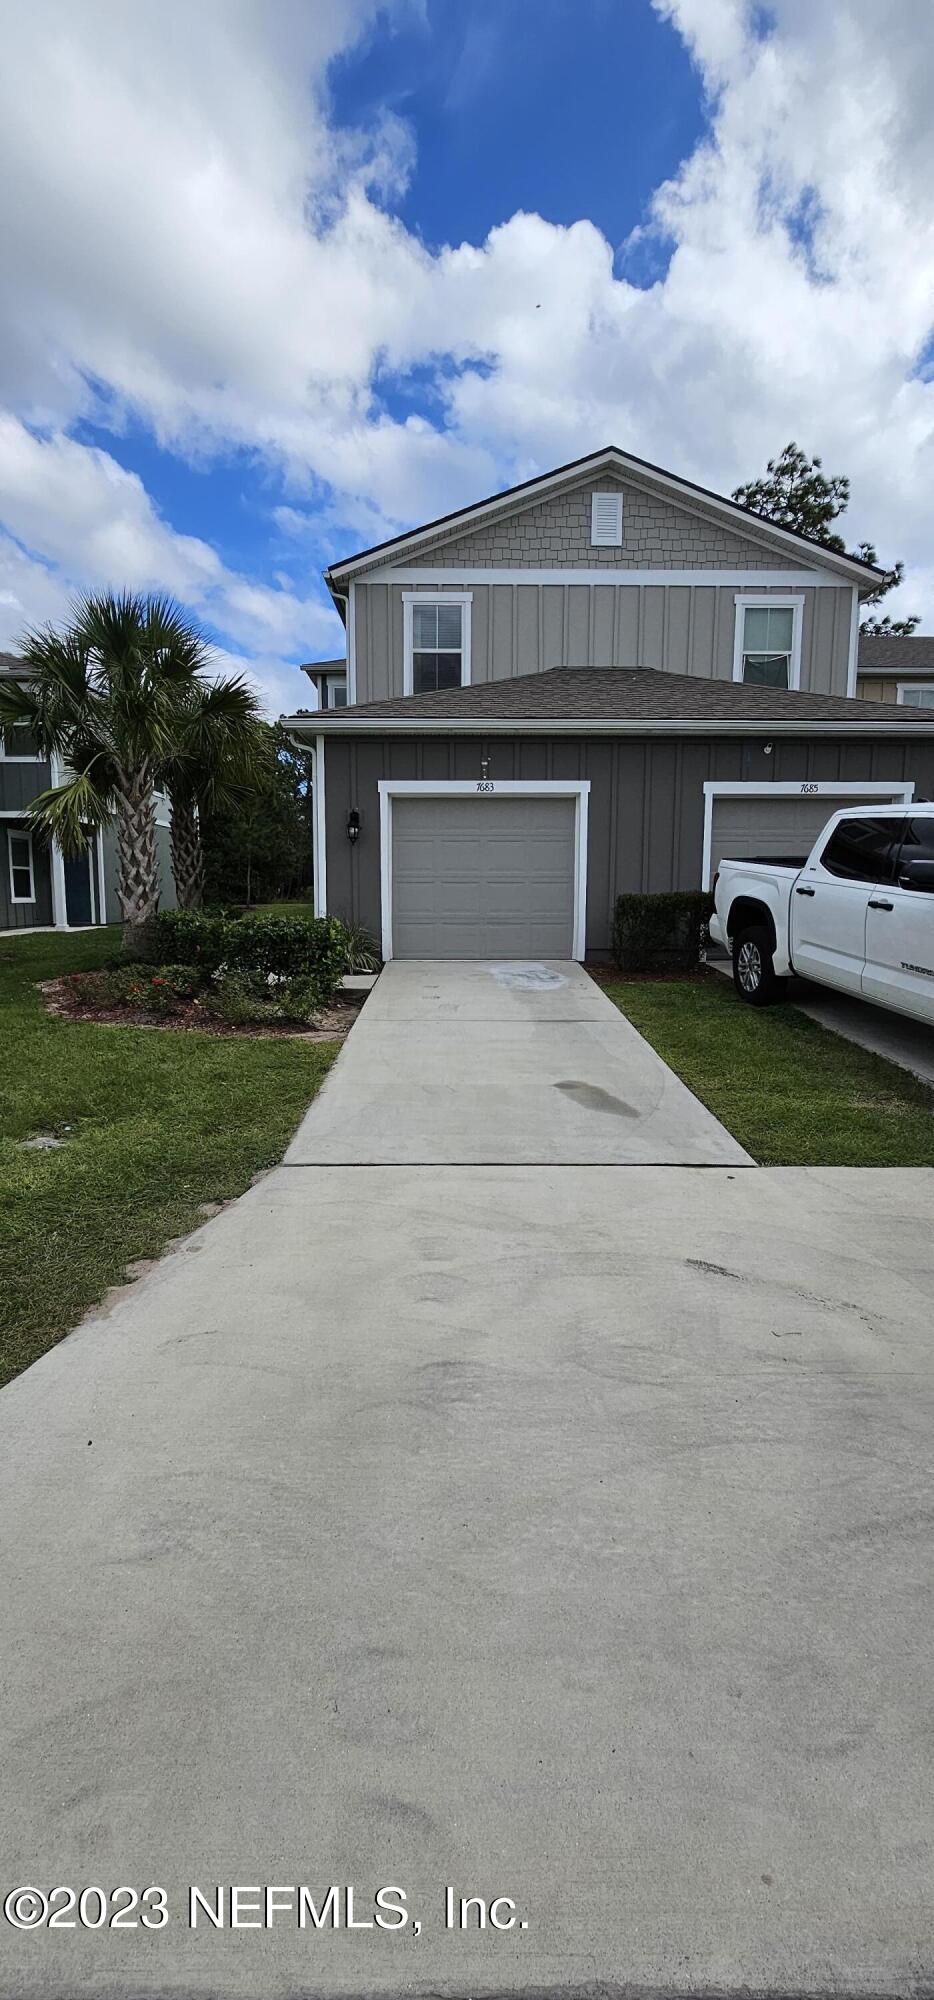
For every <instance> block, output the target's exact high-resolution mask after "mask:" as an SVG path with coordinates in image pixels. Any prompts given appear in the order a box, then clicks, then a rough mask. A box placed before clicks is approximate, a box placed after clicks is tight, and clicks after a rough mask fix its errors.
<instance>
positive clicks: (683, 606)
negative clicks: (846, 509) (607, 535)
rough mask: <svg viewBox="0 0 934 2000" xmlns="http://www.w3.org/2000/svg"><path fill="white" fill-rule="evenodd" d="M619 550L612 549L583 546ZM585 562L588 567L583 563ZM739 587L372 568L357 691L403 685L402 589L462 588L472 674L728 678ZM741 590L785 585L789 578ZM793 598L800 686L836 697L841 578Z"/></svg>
mask: <svg viewBox="0 0 934 2000" xmlns="http://www.w3.org/2000/svg"><path fill="white" fill-rule="evenodd" d="M601 553H602V554H608V553H612V554H613V555H616V556H618V555H619V550H618V549H616V550H612V551H607V550H603V551H600V550H590V551H589V554H590V555H597V554H601ZM585 566H586V567H594V565H592V564H587V565H585ZM746 587H747V586H745V585H742V586H741V585H738V584H736V583H729V584H726V585H716V584H669V585H664V584H661V583H659V584H617V583H609V582H608V583H605V584H603V583H596V584H593V585H591V584H580V583H570V584H564V583H543V584H539V583H537V582H536V581H535V579H534V572H530V576H529V581H528V583H492V584H490V583H470V582H465V581H464V580H463V579H462V578H459V577H458V575H457V573H456V571H454V570H447V569H445V570H439V572H438V582H437V584H436V585H432V584H427V583H426V584H405V583H387V582H381V581H379V579H378V578H376V577H374V578H372V579H370V580H365V581H364V582H362V583H358V584H357V585H356V586H355V591H354V604H355V613H354V615H355V636H356V664H357V700H358V702H363V701H383V700H385V699H386V698H387V697H389V696H396V695H401V694H403V693H404V685H403V666H404V662H403V618H402V598H403V592H404V591H412V590H418V591H423V592H424V591H427V592H428V593H429V594H430V593H431V591H432V589H442V588H448V589H451V590H469V591H470V593H471V661H470V672H471V681H472V682H474V683H477V682H482V681H491V680H508V679H509V678H510V677H511V676H512V675H516V674H534V673H540V672H542V671H544V670H545V669H546V668H548V667H565V666H574V667H586V666H593V667H656V668H659V669H661V670H662V671H667V672H669V673H676V674H697V675H699V676H700V677H701V678H703V679H708V680H709V679H718V680H730V679H732V675H733V642H734V633H735V621H736V605H735V603H734V599H735V597H736V594H737V591H738V590H740V589H745V588H746ZM748 588H749V589H751V590H753V591H755V592H756V593H759V592H760V591H763V592H764V594H766V595H769V596H771V595H776V596H783V595H787V594H788V589H789V587H788V586H785V587H784V588H783V587H782V586H781V585H775V586H772V585H766V586H763V585H761V584H759V583H757V581H756V579H755V577H751V578H750V580H749V585H748ZM794 594H795V595H796V596H803V598H804V607H803V612H802V640H801V686H802V688H804V689H806V690H809V691H810V692H812V693H814V694H840V695H845V694H846V689H847V663H848V659H849V645H850V618H851V612H852V605H853V593H852V590H851V589H850V588H849V586H847V585H844V586H842V587H841V588H839V589H837V588H836V587H835V586H832V585H822V586H820V587H814V588H807V587H798V586H795V587H794Z"/></svg>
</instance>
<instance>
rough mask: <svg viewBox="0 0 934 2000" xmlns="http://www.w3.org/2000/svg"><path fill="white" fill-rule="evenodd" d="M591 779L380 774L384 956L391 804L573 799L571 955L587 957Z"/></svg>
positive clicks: (388, 939) (387, 949) (388, 932)
mask: <svg viewBox="0 0 934 2000" xmlns="http://www.w3.org/2000/svg"><path fill="white" fill-rule="evenodd" d="M589 795H590V779H589V778H555V779H548V778H540V779H536V778H531V779H524V778H495V779H494V778H449V779H441V780H434V779H431V778H380V780H379V876H380V905H381V913H382V951H383V958H384V959H386V960H389V959H391V957H392V955H393V952H392V802H393V799H399V798H409V799H411V798H421V799H449V798H460V799H469V798H476V799H477V800H478V801H479V802H480V807H481V810H482V802H483V800H484V799H488V798H499V799H502V798H510V799H518V798H527V799H573V800H574V801H575V811H574V925H573V933H572V936H573V948H572V954H571V955H572V957H573V958H576V959H582V958H583V957H584V949H585V937H586V921H587V809H588V802H589Z"/></svg>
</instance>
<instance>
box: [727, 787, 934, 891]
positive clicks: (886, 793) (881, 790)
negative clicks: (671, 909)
mask: <svg viewBox="0 0 934 2000" xmlns="http://www.w3.org/2000/svg"><path fill="white" fill-rule="evenodd" d="M914 795H915V788H914V780H913V779H912V780H910V781H909V780H905V779H902V778H893V780H892V783H891V784H885V783H884V782H883V781H882V779H880V778H872V779H866V780H865V781H863V780H861V779H859V778H851V779H850V780H849V782H844V781H842V780H840V779H837V778H833V779H824V778H815V779H809V778H802V779H799V778H782V779H777V778H776V779H773V780H772V781H771V782H769V781H760V780H759V779H758V778H737V779H732V780H729V779H721V778H706V779H705V780H704V857H703V862H702V866H701V887H702V888H703V889H709V888H710V878H711V874H712V867H711V856H712V851H713V809H714V800H715V799H754V798H760V799H818V798H827V799H853V798H854V797H859V798H865V800H866V803H867V805H868V803H869V801H870V800H871V799H880V800H881V799H885V800H886V801H887V802H888V804H890V805H907V804H909V803H910V801H911V800H912V799H913V798H914ZM833 810H834V808H833V806H828V808H827V818H828V819H829V818H830V815H831V813H832V812H833Z"/></svg>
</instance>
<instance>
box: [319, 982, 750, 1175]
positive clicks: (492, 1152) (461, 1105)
mask: <svg viewBox="0 0 934 2000" xmlns="http://www.w3.org/2000/svg"><path fill="white" fill-rule="evenodd" d="M286 1163H287V1164H288V1165H291V1166H300V1165H319V1166H321V1165H324V1164H330V1165H334V1166H377V1165H393V1166H402V1165H410V1166H429V1165H431V1166H435V1165H439V1166H443V1165H461V1166H471V1165H473V1166H497V1165H514V1166H540V1165H552V1166H572V1165H573V1166H596V1165H613V1166H650V1165H664V1166H676V1165H677V1166H733V1167H750V1166H752V1164H753V1162H752V1161H751V1160H750V1158H749V1155H748V1154H747V1153H745V1152H744V1151H743V1149H742V1147H741V1146H739V1145H737V1143H736V1140H735V1139H733V1138H732V1137H731V1135H730V1134H729V1133H728V1132H727V1131H726V1130H725V1129H724V1127H723V1126H722V1125H721V1124H720V1123H719V1121H718V1120H717V1119H716V1118H714V1116H713V1115H712V1113H711V1112H709V1111H708V1110H707V1109H706V1108H705V1106H704V1105H702V1104H701V1103H699V1101H698V1099H697V1098H696V1097H694V1096H693V1095H692V1093H691V1092H690V1091H689V1090H688V1089H687V1088H686V1086H685V1085H684V1084H683V1083H682V1082H681V1081H680V1079H679V1078H678V1077H676V1076H675V1075H674V1073H673V1071H672V1070H670V1069H669V1068H668V1065H667V1063H665V1062H663V1061H662V1059H661V1057H660V1056H658V1055H656V1053H655V1051H654V1049H652V1048H650V1046H649V1044H648V1042H646V1041H644V1040H643V1038H642V1036H641V1035H640V1034H638V1033H637V1032H636V1029H635V1028H634V1027H633V1026H632V1025H631V1023H630V1022H629V1021H627V1020H625V1019H624V1017H623V1015H622V1014H621V1013H620V1012H619V1009H618V1008H617V1007H614V1005H613V1003H612V1001H611V1000H608V999H607V997H606V995H605V994H604V993H601V991H600V989H599V987H598V986H595V984H594V982H593V980H592V979H589V978H588V977H587V974H586V973H585V972H583V971H582V969H581V967H580V966H579V965H573V964H570V963H556V964H551V965H529V966H521V965H518V964H514V963H509V964H505V965H501V966H496V965H489V964H484V963H477V964H462V963H458V964H437V963H432V964H426V963H420V962H413V961H409V962H407V963H404V962H394V963H393V964H391V965H388V966H387V967H386V968H385V970H384V972H383V973H382V975H381V977H380V979H379V981H378V983H377V985H376V988H375V990H374V992H373V994H372V996H371V998H370V999H369V1001H368V1002H367V1005H366V1008H365V1010H364V1013H363V1014H362V1016H361V1018H360V1020H359V1022H358V1023H357V1025H356V1027H355V1028H354V1030H353V1033H352V1035H351V1037H350V1040H349V1041H348V1043H347V1046H346V1048H345V1049H344V1052H343V1054H342V1056H341V1059H340V1062H339V1063H338V1064H337V1065H336V1067H335V1069H334V1070H333V1071H332V1072H331V1075H330V1077H329V1078H328V1080H327V1082H326V1084H325V1086H324V1089H323V1090H322V1092H321V1093H320V1095H319V1097H318V1098H317V1099H316V1101H315V1103H314V1105H313V1106H312V1109H311V1111H310V1112H309V1114H308V1116H307V1118H306V1119H305V1120H304V1122H303V1124H302V1125H301V1126H300V1127H299V1130H298V1132H297V1133H296V1135H295V1138H294V1139H293V1141H292V1144H291V1146H290V1147H289V1150H288V1152H287V1154H286Z"/></svg>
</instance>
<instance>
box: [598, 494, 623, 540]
mask: <svg viewBox="0 0 934 2000" xmlns="http://www.w3.org/2000/svg"><path fill="white" fill-rule="evenodd" d="M590 543H591V547H592V548H595V549H620V548H622V545H623V496H622V494H621V493H592V494H591V496H590Z"/></svg>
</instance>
